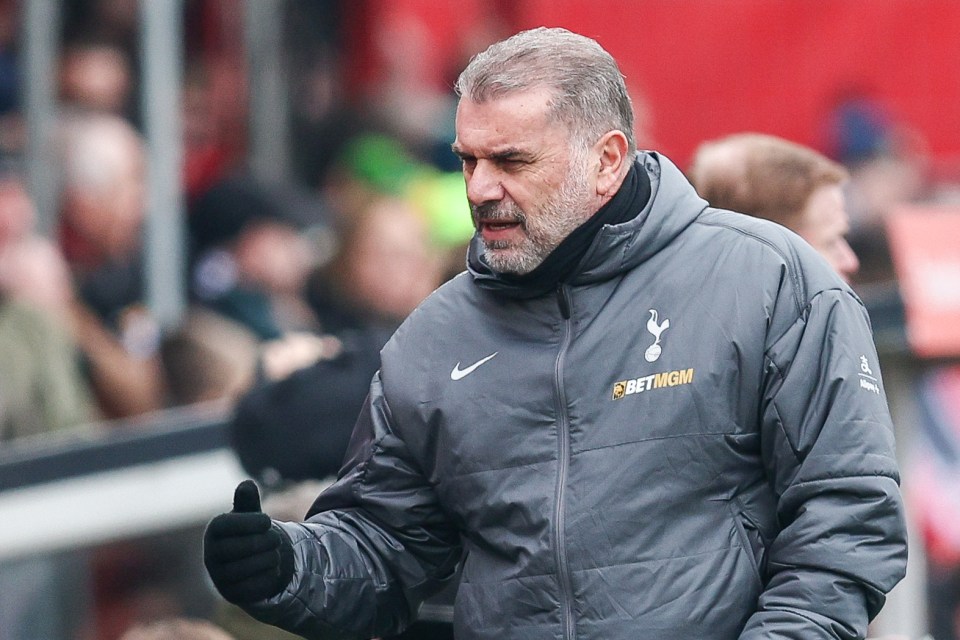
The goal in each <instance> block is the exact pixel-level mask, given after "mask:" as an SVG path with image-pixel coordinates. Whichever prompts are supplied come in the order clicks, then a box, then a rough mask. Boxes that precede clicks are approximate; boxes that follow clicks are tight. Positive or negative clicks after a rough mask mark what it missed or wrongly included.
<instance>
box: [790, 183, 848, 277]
mask: <svg viewBox="0 0 960 640" xmlns="http://www.w3.org/2000/svg"><path fill="white" fill-rule="evenodd" d="M844 204H845V200H844V195H843V189H842V187H841V186H840V185H839V184H837V185H825V186H822V187H819V188H818V189H817V190H816V191H814V192H813V193H812V194H810V199H809V200H807V205H806V207H804V210H803V215H802V216H801V220H802V222H801V223H800V226H799V228H798V229H797V233H799V234H800V236H802V237H803V239H804V240H806V241H807V242H808V243H810V245H811V246H812V247H813V248H814V249H816V250H817V251H819V252H820V255H822V256H823V257H824V258H826V259H827V262H829V263H830V266H832V267H833V268H834V269H835V270H836V271H837V273H839V274H840V275H841V276H842V277H843V279H844V280H846V281H847V282H849V281H850V278H851V277H852V276H853V274H855V273H856V272H857V270H858V269H859V268H860V261H859V260H858V259H857V254H855V253H854V252H853V249H851V248H850V245H849V244H847V240H846V237H845V236H846V235H847V232H849V231H850V222H849V218H848V216H847V211H846V209H845V206H844Z"/></svg>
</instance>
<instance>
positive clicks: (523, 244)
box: [453, 89, 601, 274]
mask: <svg viewBox="0 0 960 640" xmlns="http://www.w3.org/2000/svg"><path fill="white" fill-rule="evenodd" d="M549 98H550V93H549V91H548V90H546V89H532V90H527V91H523V92H518V93H513V94H509V95H506V96H504V97H501V98H496V99H492V100H488V101H486V102H483V103H476V102H472V101H471V100H469V99H467V98H463V99H461V101H460V105H459V106H458V108H457V139H456V142H454V144H453V150H454V152H455V153H456V154H457V155H458V156H460V158H461V159H462V160H463V177H464V180H465V181H466V186H467V199H468V200H469V202H470V209H471V211H472V214H473V223H474V226H475V227H476V228H477V231H479V233H480V238H481V240H482V241H483V246H484V249H485V253H484V255H485V257H486V260H487V263H488V264H489V265H490V267H491V268H492V269H493V270H494V271H498V272H500V273H514V274H523V273H529V272H530V271H532V270H533V269H534V268H535V267H536V266H537V265H539V264H540V263H541V262H543V259H544V258H546V257H547V255H548V254H549V253H550V252H551V251H553V249H555V248H556V247H557V245H559V244H560V242H561V241H562V240H563V239H564V238H566V237H567V236H568V235H569V234H570V232H571V231H573V230H574V229H575V228H577V227H578V226H580V225H581V224H582V223H583V222H584V221H585V220H586V219H587V218H589V217H590V216H591V215H592V214H593V213H595V212H596V211H597V209H598V208H599V207H600V202H601V199H600V197H599V196H598V194H597V189H596V177H597V176H596V171H591V168H592V167H594V166H597V167H599V160H597V162H594V160H596V159H597V158H595V154H596V151H595V150H593V149H587V150H585V151H581V152H580V153H577V151H576V149H577V148H578V147H579V145H578V144H577V143H575V142H574V141H573V140H572V138H571V133H570V131H569V129H568V128H567V127H566V125H564V124H563V123H561V122H554V121H551V120H550V119H549V118H548V116H547V104H548V101H549Z"/></svg>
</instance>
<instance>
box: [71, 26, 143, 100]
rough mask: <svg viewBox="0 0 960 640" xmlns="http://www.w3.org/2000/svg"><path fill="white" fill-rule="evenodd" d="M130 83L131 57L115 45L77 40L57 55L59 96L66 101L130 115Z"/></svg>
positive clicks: (131, 80)
mask: <svg viewBox="0 0 960 640" xmlns="http://www.w3.org/2000/svg"><path fill="white" fill-rule="evenodd" d="M132 83H133V77H132V73H131V69H130V60H129V59H128V58H127V54H126V52H125V51H124V50H123V49H121V48H119V47H117V46H114V45H111V44H108V43H105V42H94V41H79V42H73V43H69V44H67V45H66V46H65V47H64V49H63V53H62V54H61V55H60V78H59V85H60V100H61V101H62V102H63V103H64V104H66V105H70V106H72V107H77V108H83V109H91V110H94V111H104V112H107V113H114V114H117V115H121V116H128V117H129V115H130V112H129V110H130V96H131V92H132V89H133V86H132Z"/></svg>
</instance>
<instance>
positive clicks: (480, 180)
mask: <svg viewBox="0 0 960 640" xmlns="http://www.w3.org/2000/svg"><path fill="white" fill-rule="evenodd" d="M466 182H467V199H468V200H469V201H470V203H471V204H473V205H478V204H483V203H484V202H499V201H500V200H502V199H503V195H504V193H503V191H504V190H503V180H502V175H501V174H500V172H499V171H497V169H496V167H495V166H494V165H493V163H491V162H487V161H484V160H480V161H478V162H477V165H476V166H475V167H474V169H473V172H472V173H471V174H470V175H469V176H467V179H466Z"/></svg>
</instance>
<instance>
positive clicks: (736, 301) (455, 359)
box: [204, 28, 906, 640]
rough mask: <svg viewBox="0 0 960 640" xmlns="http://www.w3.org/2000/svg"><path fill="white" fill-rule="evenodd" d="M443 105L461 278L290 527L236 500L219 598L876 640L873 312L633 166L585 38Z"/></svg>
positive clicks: (771, 235)
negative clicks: (457, 194) (461, 222)
mask: <svg viewBox="0 0 960 640" xmlns="http://www.w3.org/2000/svg"><path fill="white" fill-rule="evenodd" d="M457 89H458V93H459V95H460V96H461V97H460V102H459V105H458V109H457V121H456V140H455V142H454V143H453V149H454V151H455V152H456V153H457V155H458V156H459V157H460V158H461V160H462V163H463V173H464V178H465V182H466V195H467V198H468V200H469V202H470V205H471V211H472V216H473V220H474V224H475V227H476V230H477V231H476V234H475V236H474V239H473V242H472V244H471V246H470V249H469V252H468V263H467V266H468V269H467V272H466V273H462V274H460V275H458V276H456V277H454V278H453V279H452V280H450V281H449V282H447V283H446V284H444V285H443V286H441V287H440V288H439V289H438V290H437V291H436V292H435V293H433V294H432V295H431V296H430V297H429V298H427V300H425V301H424V302H423V303H422V304H421V305H420V306H419V307H418V309H417V310H416V311H414V312H413V313H412V314H411V315H410V316H409V317H408V318H407V320H406V321H405V322H404V323H403V324H402V325H401V326H400V328H399V329H398V330H397V331H396V333H395V334H394V335H393V336H392V337H391V339H390V341H389V342H388V343H387V344H386V346H385V347H384V349H383V350H382V352H381V362H380V370H379V372H378V373H377V374H376V375H375V376H374V378H373V381H372V382H371V385H370V390H369V394H368V397H367V399H366V401H365V404H364V408H363V410H362V411H361V414H360V416H359V419H358V421H357V425H356V428H355V430H354V433H353V436H352V440H351V444H350V446H349V449H348V453H347V456H346V460H345V463H344V465H343V468H342V469H341V471H340V473H339V477H338V480H337V481H336V482H335V483H334V484H333V485H331V486H330V487H329V488H327V489H326V490H324V491H323V492H322V493H321V494H320V496H319V497H318V498H317V500H316V501H315V502H314V504H313V506H312V507H311V508H310V510H309V512H308V514H307V517H306V520H305V521H304V522H278V521H272V520H270V518H269V517H267V516H266V515H264V514H262V513H260V509H259V495H258V492H257V488H256V486H255V485H254V484H253V483H252V481H245V482H243V483H241V484H240V485H239V486H238V487H237V490H236V492H235V495H234V508H233V511H231V512H229V513H224V514H221V515H218V516H216V517H215V518H213V520H211V522H210V524H209V525H208V527H207V531H206V533H205V551H204V554H205V563H206V567H207V569H208V572H209V574H210V576H211V578H212V581H213V583H214V585H215V586H216V588H217V589H218V590H219V592H220V593H221V594H222V595H223V596H224V597H225V598H226V599H227V600H229V601H231V602H235V603H238V604H240V605H241V606H242V607H243V608H244V609H245V610H247V611H248V612H249V613H251V614H252V615H253V616H254V617H256V618H258V619H260V620H262V621H264V622H268V623H270V624H275V625H277V626H280V627H283V628H286V629H288V630H292V631H294V632H295V633H298V634H301V635H303V636H305V637H307V638H369V637H374V636H389V635H391V634H396V633H397V632H399V631H400V630H401V629H403V628H404V627H405V626H407V625H408V624H410V622H411V621H412V620H414V619H415V617H416V616H417V613H418V608H419V606H420V604H421V602H423V600H424V599H425V598H427V597H429V596H430V595H431V594H433V593H435V592H436V591H437V590H439V589H441V588H443V587H444V585H445V584H446V583H447V582H448V581H450V580H451V579H452V578H453V577H454V576H459V579H460V582H459V587H458V590H457V595H456V603H455V608H454V631H455V636H456V637H457V638H459V639H461V640H480V639H490V640H493V639H497V640H504V639H514V638H515V639H520V638H523V639H524V640H526V639H531V638H563V639H564V640H595V639H603V640H617V639H624V640H627V639H629V640H636V639H638V638H651V639H656V640H680V639H683V640H689V639H690V638H710V639H712V640H733V639H735V638H739V639H741V640H757V639H759V638H804V639H806V638H843V639H854V638H863V637H864V634H865V633H866V630H867V625H868V622H869V620H870V619H871V618H872V617H873V616H875V615H876V614H877V612H878V611H879V610H880V608H881V607H882V606H883V603H884V599H885V595H886V593H887V592H889V591H890V589H891V588H892V587H893V586H894V585H895V584H896V583H897V582H898V581H899V580H900V579H901V578H902V577H903V575H904V571H905V566H906V532H905V521H904V512H903V504H902V499H901V495H900V489H899V474H898V469H897V464H896V460H895V456H894V441H893V428H892V424H891V420H890V415H889V411H888V407H887V403H886V399H885V394H884V383H883V378H882V376H881V373H880V370H879V368H878V365H877V355H876V351H875V348H874V343H873V338H872V335H871V330H870V324H869V319H868V317H867V314H866V312H865V310H864V307H863V305H862V304H861V302H860V300H859V299H858V298H857V296H856V295H855V294H854V293H853V292H852V291H851V289H850V288H849V287H848V286H847V285H846V284H845V283H844V282H843V281H842V280H841V279H840V278H839V277H838V275H837V274H836V273H835V272H834V271H833V270H832V269H831V268H830V266H829V265H828V264H827V263H826V262H825V261H824V260H823V258H822V257H821V256H819V255H818V254H817V253H816V252H815V251H814V250H813V249H812V248H811V247H810V246H809V245H807V244H806V243H805V242H803V241H802V240H801V239H800V238H799V237H797V236H796V235H795V234H792V233H790V232H788V231H786V230H785V229H784V228H783V227H780V226H778V225H775V224H773V223H770V222H769V221H766V220H760V219H756V218H751V217H748V216H745V215H743V214H738V213H733V212H730V211H725V210H718V209H714V208H711V207H709V206H708V205H707V203H706V202H705V201H704V200H702V199H701V198H700V197H699V196H698V195H697V193H696V191H695V190H694V189H693V188H692V186H691V185H690V183H689V182H687V180H686V179H685V178H684V176H683V174H682V172H681V171H680V170H679V169H678V168H677V167H676V166H675V165H674V164H673V163H671V162H670V161H669V160H668V159H667V158H666V157H664V156H662V155H660V154H658V153H654V152H638V151H637V150H636V144H635V142H634V138H633V133H632V131H633V112H632V107H631V104H630V99H629V97H628V94H627V91H626V88H625V86H624V82H623V77H622V75H621V73H620V71H619V69H618V67H617V65H616V62H615V61H614V60H613V59H612V57H611V56H610V55H609V54H608V53H607V52H606V51H604V50H603V49H602V48H601V47H600V46H599V45H598V44H597V43H596V42H594V41H593V40H590V39H588V38H586V37H583V36H580V35H577V34H574V33H571V32H569V31H566V30H563V29H546V28H538V29H534V30H531V31H525V32H522V33H520V34H517V35H515V36H513V37H511V38H508V39H506V40H504V41H502V42H499V43H497V44H494V45H492V46H491V47H489V48H488V49H487V50H486V51H484V52H482V53H480V54H478V55H477V56H476V57H475V58H474V59H473V60H472V61H471V62H470V64H469V65H468V66H467V68H466V69H465V70H464V71H463V73H462V74H461V76H460V78H459V80H458V83H457ZM458 572H459V573H458Z"/></svg>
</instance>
